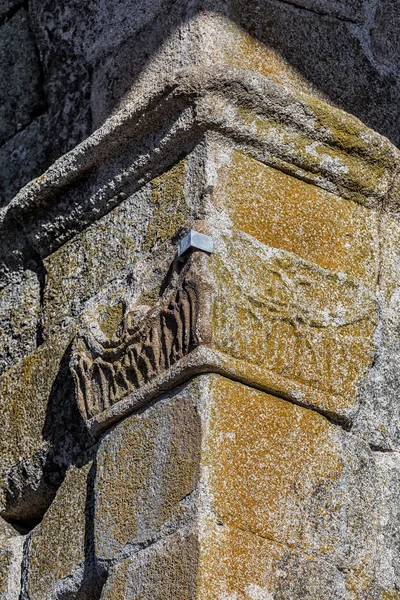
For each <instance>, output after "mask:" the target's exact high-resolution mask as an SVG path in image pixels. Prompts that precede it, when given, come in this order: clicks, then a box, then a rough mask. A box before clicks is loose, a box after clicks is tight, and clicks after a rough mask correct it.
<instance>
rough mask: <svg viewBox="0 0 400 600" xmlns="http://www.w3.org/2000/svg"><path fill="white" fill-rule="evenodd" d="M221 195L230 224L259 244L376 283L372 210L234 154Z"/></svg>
mask: <svg viewBox="0 0 400 600" xmlns="http://www.w3.org/2000/svg"><path fill="white" fill-rule="evenodd" d="M218 193H219V194H223V196H224V198H225V203H226V206H227V208H228V211H229V214H230V216H231V218H232V220H233V223H234V225H235V226H236V227H238V228H239V229H241V230H242V231H244V232H245V233H247V234H249V235H251V236H253V237H255V238H256V239H258V240H259V241H261V242H262V243H264V244H267V245H270V246H273V247H276V248H282V249H283V250H288V251H289V252H294V253H296V254H298V255H299V256H300V257H302V258H305V259H306V260H309V261H312V262H315V263H316V264H318V265H320V266H321V267H323V268H326V269H330V270H332V271H336V272H342V273H345V274H346V275H348V276H350V277H351V278H354V279H360V280H362V281H363V282H364V283H366V284H367V285H368V286H370V287H372V288H373V287H374V286H375V285H376V280H377V268H378V216H377V214H376V213H375V212H373V211H371V210H369V209H367V208H364V207H362V206H359V205H357V204H355V203H353V202H349V201H346V200H343V199H342V198H339V197H338V196H335V195H334V194H331V193H329V192H326V191H324V190H322V189H320V188H317V187H316V186H313V185H310V184H307V183H305V182H303V181H301V180H299V179H296V178H295V177H291V176H289V175H286V174H284V173H282V172H281V171H278V170H276V169H272V168H270V167H267V166H265V165H263V164H261V163H259V162H257V161H255V160H254V159H252V158H250V157H247V156H245V155H243V154H241V153H235V155H234V157H233V160H232V165H231V166H230V168H229V175H228V176H227V178H226V183H225V187H224V190H219V192H218Z"/></svg>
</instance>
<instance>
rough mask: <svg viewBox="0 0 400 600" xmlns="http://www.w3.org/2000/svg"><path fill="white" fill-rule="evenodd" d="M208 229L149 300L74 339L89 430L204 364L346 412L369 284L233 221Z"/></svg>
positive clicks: (369, 328)
mask: <svg viewBox="0 0 400 600" xmlns="http://www.w3.org/2000/svg"><path fill="white" fill-rule="evenodd" d="M213 232H215V234H214V236H213V237H214V241H215V252H214V253H213V254H212V255H211V257H210V258H209V259H208V258H207V257H206V256H205V255H204V254H202V253H201V252H200V253H197V254H195V255H193V256H190V257H189V258H188V259H187V263H186V264H184V265H181V266H180V267H179V269H178V270H177V272H175V273H174V270H176V269H177V266H176V265H175V266H173V267H172V268H171V269H170V273H171V281H169V282H168V285H167V286H166V292H165V293H164V295H163V296H162V297H161V298H160V299H159V300H158V302H157V303H156V305H155V306H154V307H153V308H147V307H142V309H143V311H140V306H139V307H138V306H136V312H135V310H132V312H131V313H130V312H128V313H127V314H126V316H125V319H124V326H123V329H122V332H121V333H120V334H118V335H116V336H115V337H114V338H111V339H109V340H104V339H102V337H103V336H102V337H100V336H98V335H97V336H96V335H95V333H96V332H95V331H94V330H92V331H89V332H88V333H87V335H86V337H84V338H83V339H82V340H81V341H80V342H79V343H78V344H77V346H76V348H75V350H74V354H73V356H74V358H73V363H72V368H73V372H74V379H75V385H76V393H77V399H78V403H79V407H80V410H81V413H82V416H83V417H84V419H85V420H87V421H88V422H89V424H90V426H93V428H94V429H95V428H98V429H100V430H101V428H104V426H106V425H107V422H109V423H110V422H112V421H113V420H115V419H118V418H121V416H122V415H123V414H128V413H129V411H132V410H134V409H135V408H136V407H137V406H138V405H139V404H140V403H143V402H146V401H149V400H150V399H151V398H153V397H154V395H156V393H157V390H158V393H159V391H160V390H165V389H171V388H172V387H173V386H174V385H176V384H177V383H178V382H179V381H183V380H185V379H186V380H187V379H188V378H190V376H191V375H192V374H194V373H198V372H201V371H203V372H207V371H210V370H211V371H213V370H215V371H217V372H220V373H223V374H227V375H229V376H232V377H234V378H235V379H237V378H239V379H242V380H243V381H245V382H247V383H248V384H250V385H254V386H256V387H260V388H262V389H265V390H266V391H270V392H273V393H275V394H276V393H277V394H278V395H281V396H283V397H286V398H290V399H291V400H293V401H295V402H297V403H300V404H303V405H308V406H312V407H314V408H317V409H318V410H319V411H322V412H324V413H326V414H328V415H331V416H333V417H334V418H335V419H336V420H339V421H345V422H346V423H347V424H349V423H351V422H352V419H353V417H354V414H355V413H356V412H357V409H358V389H357V386H358V384H359V383H360V382H361V381H362V380H363V378H364V377H365V376H366V374H367V372H368V368H369V367H370V365H371V363H372V358H373V354H374V350H375V341H374V336H375V331H376V329H377V325H378V306H377V303H376V301H375V299H374V296H373V295H371V294H370V293H369V292H368V291H367V290H366V289H365V287H364V286H363V285H361V284H359V283H357V282H356V281H352V280H349V279H348V278H347V277H346V276H345V275H343V273H340V272H339V273H332V272H330V271H327V270H324V269H321V268H320V267H318V266H317V265H315V264H313V263H310V262H308V261H303V260H301V259H300V258H297V257H296V256H295V255H294V254H292V253H289V252H285V251H282V250H278V249H274V248H271V247H267V246H264V245H262V244H260V243H258V242H257V241H256V240H255V239H254V238H252V237H250V236H248V235H245V234H244V233H241V232H238V231H237V230H235V229H233V230H232V231H229V230H228V229H227V230H226V231H225V232H224V234H223V235H222V236H220V234H219V233H218V229H216V228H214V229H213ZM184 260H185V259H184ZM94 429H93V430H94ZM97 433H98V431H97Z"/></svg>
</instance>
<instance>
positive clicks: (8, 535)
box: [0, 519, 25, 600]
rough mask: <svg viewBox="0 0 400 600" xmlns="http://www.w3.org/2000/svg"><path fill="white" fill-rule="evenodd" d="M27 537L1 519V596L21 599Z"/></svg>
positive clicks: (10, 599) (7, 598)
mask: <svg viewBox="0 0 400 600" xmlns="http://www.w3.org/2000/svg"><path fill="white" fill-rule="evenodd" d="M24 541H25V537H24V536H22V535H18V533H17V531H15V530H14V529H13V528H12V527H11V526H10V525H8V523H6V522H5V521H3V519H0V598H1V600H19V598H20V591H21V563H22V553H23V545H24Z"/></svg>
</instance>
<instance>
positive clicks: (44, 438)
mask: <svg viewBox="0 0 400 600" xmlns="http://www.w3.org/2000/svg"><path fill="white" fill-rule="evenodd" d="M69 340H70V336H68V332H67V335H65V333H64V335H60V336H59V337H55V336H54V337H52V339H51V340H50V342H48V343H46V344H43V345H41V346H40V348H39V349H38V350H37V351H35V352H34V353H32V354H31V355H29V356H28V357H26V358H25V359H23V360H21V361H19V362H18V363H17V364H16V365H14V366H13V367H12V368H10V369H8V370H7V371H6V372H5V373H3V375H2V376H1V379H0V399H1V400H0V406H1V414H2V436H1V452H0V455H1V470H0V472H1V485H0V511H1V514H3V515H4V516H5V517H7V518H8V519H12V520H15V521H16V522H21V523H22V524H24V523H27V524H32V523H33V524H35V523H36V522H37V520H38V519H39V520H40V518H41V517H42V515H43V513H44V512H45V510H46V509H47V507H48V505H49V504H50V502H51V501H52V499H53V497H54V494H55V492H56V490H57V487H58V485H59V484H60V482H61V481H62V478H63V476H64V473H65V470H66V468H67V467H68V465H69V464H70V462H71V461H72V460H73V459H74V458H75V457H76V456H77V455H78V454H79V453H80V452H81V451H82V448H84V447H85V445H87V444H88V443H90V442H88V436H87V433H86V431H85V429H84V426H83V424H82V421H81V419H80V417H79V414H78V413H77V410H76V406H75V402H74V398H73V395H71V394H73V388H72V387H71V385H70V378H69V371H68V361H69V359H68V344H69ZM65 355H66V356H67V358H66V356H65Z"/></svg>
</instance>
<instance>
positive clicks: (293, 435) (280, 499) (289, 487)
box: [202, 376, 344, 555]
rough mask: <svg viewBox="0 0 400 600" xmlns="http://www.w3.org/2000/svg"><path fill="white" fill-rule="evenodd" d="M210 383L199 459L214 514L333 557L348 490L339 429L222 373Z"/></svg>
mask: <svg viewBox="0 0 400 600" xmlns="http://www.w3.org/2000/svg"><path fill="white" fill-rule="evenodd" d="M211 381H212V383H211V396H212V398H213V402H212V404H211V406H210V409H211V416H210V428H209V432H208V435H207V438H206V440H205V448H206V450H205V452H204V455H203V458H202V461H203V464H204V465H205V466H206V467H207V470H208V472H209V488H210V493H211V499H212V500H211V502H212V507H213V511H214V512H215V514H216V515H217V516H218V517H219V518H220V519H221V520H222V521H223V522H224V523H227V524H228V525H230V524H231V525H232V526H234V527H237V528H239V529H244V530H246V531H250V532H252V533H253V534H255V535H259V536H261V537H263V538H268V539H270V540H273V541H275V542H277V543H281V544H284V545H285V546H287V547H290V548H293V549H296V548H297V549H303V550H307V552H308V553H311V554H312V553H313V552H317V553H320V552H321V551H323V552H324V553H326V554H328V555H329V554H332V553H333V552H334V550H335V546H336V545H337V543H338V542H339V541H340V536H341V530H340V518H341V517H340V513H341V507H342V502H343V493H344V492H343V488H342V478H343V476H344V466H343V459H342V455H341V446H340V438H339V436H338V434H337V430H336V428H335V427H334V426H332V425H331V424H330V423H329V422H328V421H327V420H326V419H324V418H323V417H321V416H320V415H318V414H317V413H315V412H313V411H309V410H306V409H303V408H300V407H298V406H294V405H292V404H290V403H288V402H285V401H283V400H279V399H277V398H275V397H273V396H270V395H268V394H266V393H264V392H259V391H257V390H254V389H252V388H248V387H246V386H244V385H243V384H240V383H236V382H232V381H230V380H227V379H225V378H222V377H219V376H213V377H212V380H211ZM339 517H340V518H339Z"/></svg>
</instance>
